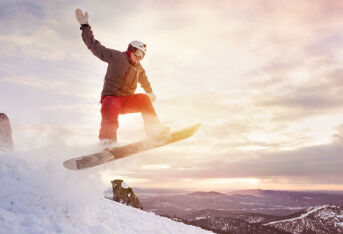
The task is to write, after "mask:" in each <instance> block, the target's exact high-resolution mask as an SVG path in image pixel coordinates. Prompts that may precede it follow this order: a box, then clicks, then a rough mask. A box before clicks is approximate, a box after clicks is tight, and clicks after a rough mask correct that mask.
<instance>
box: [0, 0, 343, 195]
mask: <svg viewBox="0 0 343 234" xmlns="http://www.w3.org/2000/svg"><path fill="white" fill-rule="evenodd" d="M76 8H81V9H83V10H86V11H88V13H89V16H90V17H89V23H90V25H91V26H92V29H93V32H94V34H95V38H96V39H97V40H99V41H100V42H101V43H102V44H103V45H105V46H106V47H108V48H113V49H117V50H125V49H126V48H127V45H128V43H129V42H130V41H132V40H141V41H144V42H145V43H146V44H147V54H146V57H145V58H144V60H143V61H142V65H143V67H144V68H145V70H146V73H147V75H148V78H149V80H150V82H151V84H152V88H153V90H154V93H155V94H156V95H157V101H156V103H155V104H154V105H155V108H156V111H157V112H158V115H159V118H160V119H161V120H162V122H164V123H167V124H168V125H169V126H171V128H172V129H180V128H183V127H186V126H188V125H192V124H195V123H198V122H201V123H202V126H201V128H200V130H199V132H198V133H197V134H196V135H195V136H194V137H192V138H190V139H188V140H186V141H182V142H179V143H176V144H172V145H170V146H166V147H163V148H159V149H156V150H152V151H148V152H144V153H141V154H139V155H135V156H132V157H128V158H126V159H121V160H118V161H116V162H113V163H110V164H107V165H104V166H101V167H97V168H94V169H90V170H88V171H82V173H85V174H86V173H98V174H100V175H101V177H102V178H103V180H104V181H108V180H109V179H115V178H122V179H124V180H125V181H127V182H128V184H130V186H134V187H153V188H185V189H202V190H217V191H228V190H231V189H246V188H261V189H282V190H286V189H295V190H319V189H323V190H331V189H332V190H341V189H343V169H342V168H343V153H342V152H343V67H342V65H341V64H342V61H343V30H342V29H343V1H338V0H333V1H326V0H306V1H305V0H298V1H289V0H288V1H286V0H278V1H275V0H262V1H252V0H242V1H238V0H223V1H221V0H215V1H210V0H208V1H195V0H185V1H162V0H144V1H111V0H103V1H81V0H78V1H67V0H60V1H43V0H38V1H33V0H28V1H18V0H11V1H10V0H0V112H4V113H6V114H7V115H8V116H9V118H10V120H11V124H12V127H13V138H14V141H15V144H16V146H17V149H18V150H34V149H38V148H49V147H50V149H52V148H54V149H56V148H58V149H59V150H60V152H61V155H60V156H59V157H57V160H56V161H55V162H58V163H61V161H63V160H66V159H68V158H70V157H71V156H79V155H65V154H63V150H65V149H67V148H73V147H79V148H82V147H87V146H89V145H96V144H97V143H98V139H97V135H98V130H99V125H100V120H101V119H100V112H99V111H100V107H101V106H100V104H99V100H100V92H101V90H102V84H103V78H104V75H105V73H106V67H107V64H106V63H104V62H102V61H101V60H99V59H98V58H96V57H95V56H94V55H93V54H92V53H91V52H90V51H89V50H88V49H87V47H86V46H85V45H84V44H83V41H82V39H81V36H80V34H81V31H80V29H79V24H78V22H77V21H76V18H75V13H74V12H75V9H76ZM137 92H143V90H142V89H141V88H139V89H138V90H137ZM118 134H119V142H120V143H121V144H126V143H131V142H134V141H137V140H141V139H144V138H145V137H146V136H145V133H144V129H143V122H142V119H141V116H140V114H130V115H122V116H120V128H119V132H118ZM85 151H87V150H83V151H82V150H81V151H80V152H85ZM74 153H76V152H75V151H74ZM88 153H89V152H88ZM46 157H49V156H48V155H47V156H46ZM54 157H55V156H54Z"/></svg>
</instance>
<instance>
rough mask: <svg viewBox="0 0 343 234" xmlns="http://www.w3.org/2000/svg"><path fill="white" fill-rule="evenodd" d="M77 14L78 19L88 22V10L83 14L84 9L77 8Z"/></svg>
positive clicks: (80, 21) (84, 22)
mask: <svg viewBox="0 0 343 234" xmlns="http://www.w3.org/2000/svg"><path fill="white" fill-rule="evenodd" d="M75 15H76V19H77V21H78V22H79V23H80V24H81V25H82V24H88V12H87V11H86V12H85V14H83V12H82V10H81V9H79V8H77V9H76V10H75Z"/></svg>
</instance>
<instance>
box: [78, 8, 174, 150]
mask: <svg viewBox="0 0 343 234" xmlns="http://www.w3.org/2000/svg"><path fill="white" fill-rule="evenodd" d="M75 15H76V19H77V21H78V22H79V23H80V25H81V27H80V29H81V31H82V39H83V41H84V43H85V44H86V46H87V47H88V49H89V50H91V52H92V53H93V54H94V55H95V56H96V57H98V58H99V59H101V60H102V61H104V62H107V63H108V67H107V72H106V75H105V79H104V85H103V90H102V93H101V101H100V102H101V117H102V119H101V127H100V131H99V139H100V142H102V144H104V145H105V146H106V145H107V146H109V145H112V144H115V143H117V129H118V127H119V123H118V115H119V114H126V113H136V112H141V114H142V117H143V121H144V128H145V131H146V133H147V135H148V137H149V138H152V139H159V138H164V137H167V136H168V135H169V134H170V129H169V127H167V126H165V125H163V124H162V123H161V122H160V120H159V119H158V117H157V114H156V112H155V110H154V107H153V105H152V102H153V101H154V100H155V99H156V95H155V94H154V93H153V91H152V88H151V85H150V82H149V80H148V78H147V76H146V74H145V70H144V68H143V67H142V65H141V64H140V61H141V60H142V59H143V58H144V56H145V53H146V45H145V44H144V43H142V42H141V41H137V40H135V41H132V42H130V43H129V45H128V48H127V50H126V51H124V52H121V51H118V50H114V49H109V48H106V47H105V46H103V45H102V44H101V43H100V42H99V41H97V40H96V39H94V36H93V32H92V30H91V26H90V25H89V23H88V13H87V12H85V14H84V13H83V12H82V10H81V9H76V11H75ZM137 82H139V83H140V85H141V87H142V88H143V89H144V90H145V92H146V94H135V90H136V88H137Z"/></svg>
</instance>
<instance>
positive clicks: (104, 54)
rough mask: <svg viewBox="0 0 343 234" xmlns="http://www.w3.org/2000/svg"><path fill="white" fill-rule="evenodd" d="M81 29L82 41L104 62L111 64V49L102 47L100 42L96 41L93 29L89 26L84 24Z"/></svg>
mask: <svg viewBox="0 0 343 234" xmlns="http://www.w3.org/2000/svg"><path fill="white" fill-rule="evenodd" d="M80 29H81V30H82V39H83V41H84V43H85V44H86V46H87V47H88V49H90V51H92V53H93V54H94V55H95V56H96V57H98V58H99V59H101V60H102V61H104V62H109V61H110V60H111V57H112V54H111V51H110V49H108V48H106V47H105V46H103V45H101V43H100V42H99V41H97V40H95V39H94V35H93V32H92V29H91V27H90V26H89V25H88V24H83V25H82V26H81V28H80Z"/></svg>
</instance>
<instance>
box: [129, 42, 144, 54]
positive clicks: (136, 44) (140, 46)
mask: <svg viewBox="0 0 343 234" xmlns="http://www.w3.org/2000/svg"><path fill="white" fill-rule="evenodd" d="M130 46H132V47H134V48H136V49H139V50H141V51H143V52H144V54H145V52H146V44H144V43H143V42H141V41H136V40H135V41H131V42H130V44H129V47H130Z"/></svg>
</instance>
